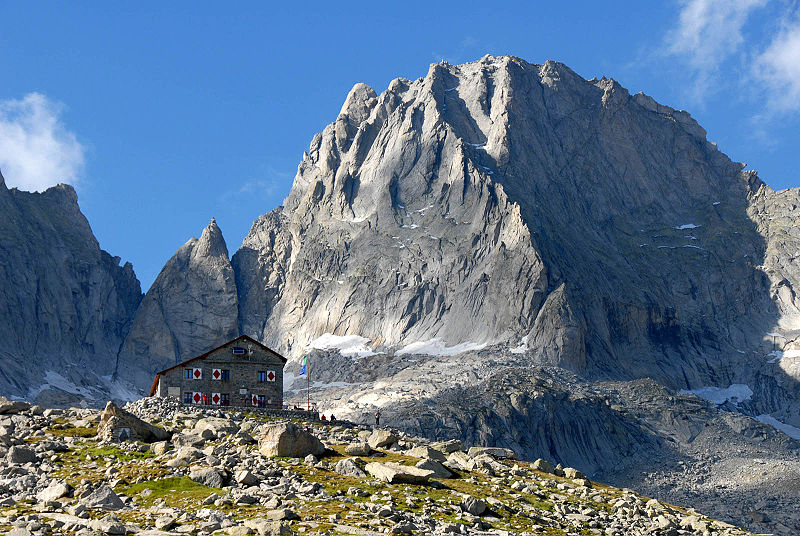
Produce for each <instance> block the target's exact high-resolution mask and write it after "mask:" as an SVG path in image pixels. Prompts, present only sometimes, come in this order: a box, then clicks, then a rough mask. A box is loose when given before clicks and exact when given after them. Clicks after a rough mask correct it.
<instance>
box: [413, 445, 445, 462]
mask: <svg viewBox="0 0 800 536" xmlns="http://www.w3.org/2000/svg"><path fill="white" fill-rule="evenodd" d="M405 454H406V455H407V456H413V457H414V458H430V459H431V460H436V461H437V462H443V461H445V460H446V459H447V456H445V455H444V452H442V451H441V450H436V449H433V448H431V447H427V446H422V447H414V448H413V449H410V450H408V451H407V452H406V453H405Z"/></svg>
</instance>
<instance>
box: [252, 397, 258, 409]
mask: <svg viewBox="0 0 800 536" xmlns="http://www.w3.org/2000/svg"><path fill="white" fill-rule="evenodd" d="M253 405H254V406H257V405H258V397H257V396H256V395H253Z"/></svg>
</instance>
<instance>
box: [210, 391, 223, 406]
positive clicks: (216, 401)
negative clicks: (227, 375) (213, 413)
mask: <svg viewBox="0 0 800 536" xmlns="http://www.w3.org/2000/svg"><path fill="white" fill-rule="evenodd" d="M211 403H212V404H213V405H215V406H219V405H220V404H221V403H222V396H221V395H220V394H219V393H211Z"/></svg>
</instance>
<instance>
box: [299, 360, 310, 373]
mask: <svg viewBox="0 0 800 536" xmlns="http://www.w3.org/2000/svg"><path fill="white" fill-rule="evenodd" d="M307 362H308V356H304V357H303V366H302V367H300V374H299V376H302V375H303V374H305V373H306V363H307Z"/></svg>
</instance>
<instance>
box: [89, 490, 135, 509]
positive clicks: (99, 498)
mask: <svg viewBox="0 0 800 536" xmlns="http://www.w3.org/2000/svg"><path fill="white" fill-rule="evenodd" d="M81 502H82V503H83V504H84V505H86V506H87V507H89V508H98V509H101V510H121V509H123V508H125V503H123V502H122V500H121V499H120V498H119V497H118V496H117V494H116V493H114V490H112V489H111V488H110V487H108V485H107V484H101V485H100V486H99V487H97V488H96V489H95V490H94V491H92V492H91V493H90V494H89V495H87V496H86V497H83V498H82V499H81Z"/></svg>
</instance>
